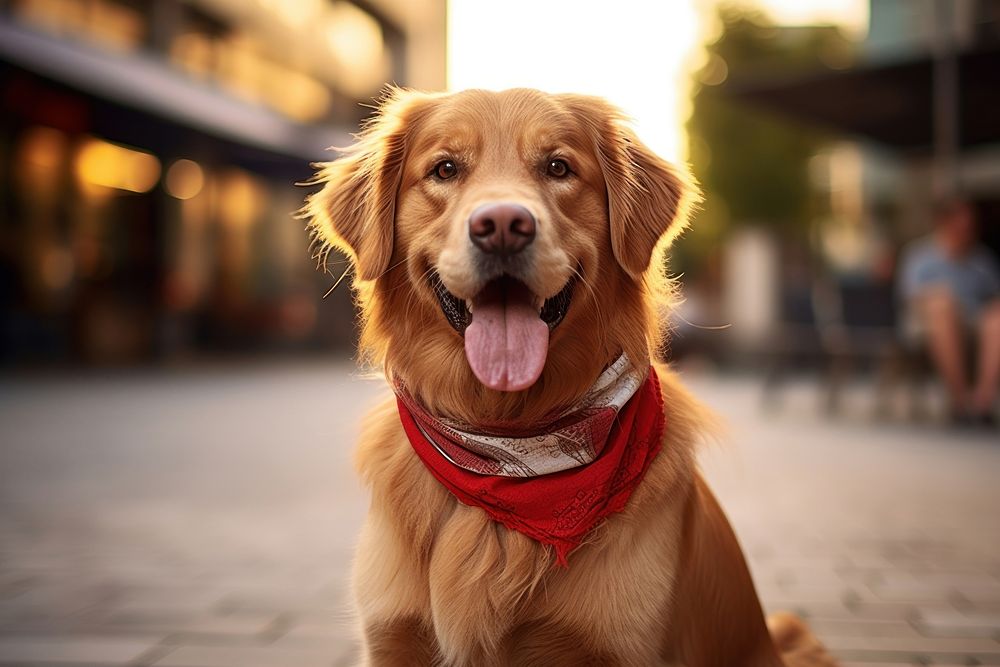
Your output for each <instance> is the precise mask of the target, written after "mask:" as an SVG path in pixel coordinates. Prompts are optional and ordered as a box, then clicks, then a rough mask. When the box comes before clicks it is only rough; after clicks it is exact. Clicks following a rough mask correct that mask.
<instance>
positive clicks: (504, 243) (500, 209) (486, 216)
mask: <svg viewBox="0 0 1000 667" xmlns="http://www.w3.org/2000/svg"><path fill="white" fill-rule="evenodd" d="M535 227H536V225H535V216H533V215H531V211H529V210H528V209H526V208H525V207H523V206H521V205H519V204H511V203H508V202H497V203H493V204H483V205H482V206H480V207H478V208H477V209H476V210H475V211H473V212H472V215H471V216H469V238H470V239H472V242H473V243H474V244H475V245H476V247H477V248H479V249H480V250H482V251H483V252H485V253H487V254H490V255H503V256H506V255H513V254H515V253H519V252H521V251H522V250H524V249H525V248H526V247H527V246H528V244H530V243H531V242H532V241H534V240H535Z"/></svg>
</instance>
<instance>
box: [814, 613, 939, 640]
mask: <svg viewBox="0 0 1000 667" xmlns="http://www.w3.org/2000/svg"><path fill="white" fill-rule="evenodd" d="M809 627H811V628H812V629H813V631H814V632H815V633H816V634H817V635H818V636H820V637H824V638H825V637H899V638H914V637H920V636H921V633H920V632H918V631H917V629H916V628H914V627H913V624H911V623H908V622H906V621H873V620H861V619H857V618H846V619H843V618H838V619H832V618H814V619H810V621H809ZM951 636H954V635H951Z"/></svg>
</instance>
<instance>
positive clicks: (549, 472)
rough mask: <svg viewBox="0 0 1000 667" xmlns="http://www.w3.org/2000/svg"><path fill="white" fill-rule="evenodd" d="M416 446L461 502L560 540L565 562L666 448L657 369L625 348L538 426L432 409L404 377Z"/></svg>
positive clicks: (402, 402)
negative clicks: (577, 396)
mask: <svg viewBox="0 0 1000 667" xmlns="http://www.w3.org/2000/svg"><path fill="white" fill-rule="evenodd" d="M396 398H397V405H398V408H399V417H400V421H401V422H402V424H403V429H404V431H405V432H406V435H407V437H408V439H409V441H410V444H411V446H412V447H413V449H414V451H415V452H416V453H417V455H418V456H419V457H420V459H421V460H422V461H423V463H424V465H426V466H427V468H428V470H429V471H430V472H431V474H432V475H434V477H435V478H436V479H437V480H438V481H439V482H441V484H443V485H444V486H445V487H446V488H447V489H448V490H449V491H450V492H451V493H452V494H453V495H454V496H455V497H456V498H457V499H458V500H459V501H460V502H462V503H464V504H466V505H471V506H473V507H479V508H481V509H482V510H484V511H485V512H486V513H487V514H488V515H489V516H490V517H491V518H492V519H493V520H495V521H499V522H500V523H502V524H503V525H504V526H506V527H507V528H510V529H511V530H516V531H518V532H521V533H523V534H525V535H527V536H528V537H531V538H532V539H535V540H537V541H539V542H541V543H543V544H548V545H551V546H552V547H553V548H554V549H555V552H556V557H557V561H558V563H559V564H560V565H563V566H567V565H568V562H567V557H568V555H569V552H570V551H572V550H573V549H574V548H575V547H576V546H578V545H579V544H580V542H581V541H582V540H583V538H584V537H585V536H586V535H587V533H588V532H590V530H591V529H592V528H593V527H594V526H595V525H597V523H599V522H600V521H601V520H602V519H604V518H605V517H607V516H608V515H609V514H613V513H615V512H620V511H621V510H622V509H623V508H624V507H625V504H626V503H627V502H628V499H629V497H630V496H631V495H632V492H633V490H634V489H635V487H636V486H637V485H638V483H639V481H640V480H641V479H642V477H643V475H644V474H645V472H646V470H647V468H648V467H649V464H650V463H651V462H652V460H653V458H654V457H655V456H656V454H657V452H659V450H660V446H661V444H662V439H663V427H664V416H663V398H662V396H661V395H660V382H659V379H658V378H657V376H656V371H654V370H653V368H652V367H648V368H645V369H637V368H636V367H635V366H633V365H632V364H631V362H630V361H629V360H628V358H627V357H625V356H624V355H622V356H620V357H619V358H618V359H617V360H615V362H614V363H612V364H611V365H610V366H609V367H608V368H607V369H606V370H605V371H604V372H603V373H602V374H601V376H600V377H599V378H598V379H597V382H595V383H594V386H593V387H592V388H591V389H590V390H589V391H588V392H587V394H586V395H585V396H584V397H583V398H582V399H581V400H580V401H579V402H578V403H577V404H576V405H574V406H572V407H571V408H569V409H568V410H566V411H564V412H562V413H560V414H557V415H555V416H554V418H553V419H552V420H547V423H546V424H545V425H542V426H537V427H535V428H532V429H530V430H527V429H516V428H506V427H498V428H496V429H491V430H489V431H483V430H478V431H473V430H472V427H471V426H469V425H465V424H461V423H458V422H456V421H453V420H448V419H443V418H439V417H435V416H433V415H431V414H429V413H428V412H427V411H426V410H425V409H424V408H423V407H422V406H421V405H420V404H419V403H418V402H417V401H416V400H415V399H414V398H413V397H412V396H410V395H409V393H408V392H407V391H406V390H405V387H404V386H403V385H401V384H398V383H397V386H396Z"/></svg>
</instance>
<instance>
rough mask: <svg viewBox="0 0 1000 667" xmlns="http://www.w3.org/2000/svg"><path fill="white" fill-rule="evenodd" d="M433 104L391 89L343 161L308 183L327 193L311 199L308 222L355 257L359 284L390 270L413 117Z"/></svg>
mask: <svg viewBox="0 0 1000 667" xmlns="http://www.w3.org/2000/svg"><path fill="white" fill-rule="evenodd" d="M430 99H431V96H430V95H425V94H422V93H417V92H413V91H407V90H404V89H401V88H391V89H389V90H388V91H387V92H386V93H385V94H384V95H383V97H382V99H381V100H380V102H379V107H378V111H377V112H376V113H375V115H374V116H373V117H372V118H371V119H369V120H368V121H367V122H366V123H365V125H364V127H363V129H362V131H361V133H360V134H358V135H357V141H356V142H355V143H354V145H353V146H351V147H350V148H346V149H342V151H341V152H342V153H343V155H342V157H340V158H339V159H337V160H334V161H332V162H324V163H320V164H317V165H316V167H317V173H316V176H315V177H314V178H313V179H312V180H310V181H309V182H308V183H307V185H313V184H320V183H322V184H323V189H322V190H320V191H319V192H316V193H314V194H312V195H310V196H309V197H308V198H307V199H306V203H305V206H304V207H303V209H302V215H303V217H305V218H308V219H309V221H310V222H309V226H310V227H311V228H312V230H313V234H314V236H315V237H316V238H317V239H318V240H319V241H321V242H322V243H323V244H324V245H325V246H327V247H333V248H336V249H338V250H340V251H342V252H344V253H345V254H346V255H347V256H348V257H350V258H351V260H352V261H353V263H354V269H355V274H356V276H357V279H359V280H374V279H376V278H378V277H379V276H381V275H382V274H383V273H385V271H386V270H387V269H388V268H389V263H390V260H391V259H392V249H393V236H394V234H393V229H394V227H395V217H396V196H397V194H398V192H399V186H400V181H401V179H402V171H403V163H404V161H405V158H406V143H407V142H406V140H407V136H408V135H409V134H410V131H411V129H412V126H413V116H414V115H415V113H416V112H417V110H418V109H419V108H421V107H423V106H424V105H425V103H426V102H427V101H428V100H430Z"/></svg>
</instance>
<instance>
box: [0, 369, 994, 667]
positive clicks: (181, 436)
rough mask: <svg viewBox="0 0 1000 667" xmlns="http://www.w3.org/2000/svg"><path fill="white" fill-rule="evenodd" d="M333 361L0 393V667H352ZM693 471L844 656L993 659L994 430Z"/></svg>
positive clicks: (816, 421) (776, 430)
mask: <svg viewBox="0 0 1000 667" xmlns="http://www.w3.org/2000/svg"><path fill="white" fill-rule="evenodd" d="M352 372H353V371H352V370H351V366H349V365H347V364H344V363H333V362H329V363H314V364H305V363H294V364H285V365H278V366H258V367H253V368H249V369H243V370H235V369H215V370H191V371H183V372H182V371H176V372H168V373H165V374H157V375H154V374H127V375H118V376H115V377H109V378H103V379H101V378H92V377H90V378H85V379H84V378H77V379H46V380H42V379H39V380H12V379H2V380H0V665H19V666H39V665H49V666H52V665H64V666H67V665H72V666H75V667H81V666H83V665H132V666H137V665H155V666H157V667H169V666H174V667H221V666H233V667H270V666H274V667H278V666H281V667H292V666H295V667H310V666H311V665H325V666H327V667H330V666H338V665H348V664H352V662H353V654H354V650H355V649H354V644H353V642H352V640H351V637H352V625H351V619H350V615H349V612H348V606H347V603H346V595H345V590H344V589H345V578H346V574H347V569H348V566H349V559H350V553H351V545H352V543H353V540H354V536H355V534H356V532H357V529H358V526H359V524H360V520H361V516H362V514H363V512H364V509H365V499H364V496H363V494H362V492H361V490H360V489H359V486H358V483H357V482H356V480H355V478H354V475H353V473H352V471H351V468H350V447H351V442H352V441H353V437H354V434H355V433H356V428H357V421H358V417H359V415H360V413H361V412H362V411H363V409H364V406H366V405H368V404H370V403H371V402H372V401H373V400H375V397H376V396H377V395H378V394H379V393H380V392H381V391H382V388H381V386H380V385H379V383H377V382H370V381H365V380H360V379H356V378H352V377H351V376H352ZM691 385H692V386H693V387H694V389H695V391H696V392H697V393H698V394H699V395H701V396H702V397H703V398H704V399H705V400H706V401H707V402H708V403H710V404H711V405H713V406H714V407H716V408H717V409H718V410H719V411H720V412H721V413H723V414H724V415H725V416H726V417H727V419H728V420H729V423H730V427H731V429H730V430H731V435H730V441H731V442H730V444H728V445H718V446H710V447H708V448H707V449H706V452H705V455H704V457H703V465H704V468H705V471H706V474H707V476H708V477H709V479H710V481H711V483H712V485H713V487H714V488H715V489H716V491H717V492H718V494H719V496H720V499H721V500H722V503H723V505H724V506H725V507H726V509H727V511H728V513H729V515H730V517H731V518H732V520H733V523H734V524H735V526H736V528H737V532H738V533H739V535H740V538H741V540H742V541H743V543H744V545H745V547H746V550H747V552H748V553H749V554H750V557H751V565H752V568H753V570H754V574H755V577H756V579H757V581H758V585H759V588H760V592H761V595H762V597H763V599H764V601H765V604H766V605H767V607H768V608H770V609H792V610H795V611H798V612H800V613H802V614H804V615H807V616H808V617H809V619H810V622H811V623H812V624H813V626H814V627H815V628H816V630H817V631H818V633H819V634H820V635H821V636H822V637H823V638H824V640H825V641H827V643H828V644H829V645H830V646H831V647H832V648H833V649H834V650H835V652H836V653H838V654H839V655H840V656H841V657H843V658H844V659H845V661H847V663H848V664H853V665H868V664H871V665H883V666H886V665H918V664H919V665H926V664H935V665H973V664H982V665H1000V642H998V638H1000V529H998V525H1000V521H998V518H1000V517H998V510H1000V485H998V483H997V476H998V473H1000V437H998V436H996V434H993V435H992V437H991V436H988V435H984V434H970V435H963V436H962V437H961V438H958V437H955V436H954V435H953V434H951V433H949V432H947V431H944V430H943V429H940V428H939V427H936V426H933V425H930V426H928V425H915V426H914V425H907V424H873V423H870V422H868V421H867V420H866V419H864V418H863V417H861V416H848V417H846V418H844V419H841V420H838V421H832V422H829V421H825V420H823V419H822V418H821V417H819V416H818V414H817V411H816V409H815V407H814V401H813V400H812V399H813V396H812V394H810V393H809V392H807V391H804V390H802V389H800V390H794V389H793V390H791V391H790V392H789V394H790V395H789V400H788V401H787V403H786V406H785V408H784V410H783V411H782V412H780V413H777V414H767V413H761V412H759V411H758V399H759V385H758V384H757V383H756V382H754V381H752V380H742V379H735V380H734V379H729V380H720V379H713V378H706V377H700V378H692V380H691Z"/></svg>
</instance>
